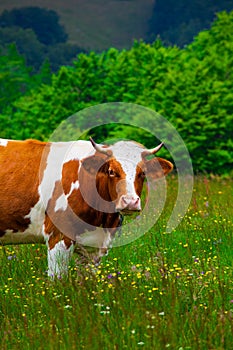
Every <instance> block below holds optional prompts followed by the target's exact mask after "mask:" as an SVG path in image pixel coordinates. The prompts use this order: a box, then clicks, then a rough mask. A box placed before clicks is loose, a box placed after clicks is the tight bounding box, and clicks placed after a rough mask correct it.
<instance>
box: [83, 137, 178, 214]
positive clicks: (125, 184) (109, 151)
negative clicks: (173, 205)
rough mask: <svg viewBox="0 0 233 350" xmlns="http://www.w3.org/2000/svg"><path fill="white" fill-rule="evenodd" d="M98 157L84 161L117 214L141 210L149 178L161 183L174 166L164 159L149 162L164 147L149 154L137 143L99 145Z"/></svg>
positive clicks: (84, 166) (96, 154)
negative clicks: (146, 179)
mask: <svg viewBox="0 0 233 350" xmlns="http://www.w3.org/2000/svg"><path fill="white" fill-rule="evenodd" d="M91 142H92V145H93V147H94V148H95V150H96V153H95V155H94V156H91V157H88V158H86V159H84V160H83V161H82V166H83V168H84V169H85V170H86V171H87V172H88V174H89V175H92V176H93V175H94V176H95V177H96V188H97V191H98V192H99V194H100V196H101V197H102V198H103V199H104V200H105V201H108V202H111V203H113V204H114V210H115V211H124V210H125V211H137V210H141V199H140V196H141V192H142V187H143V182H144V179H145V178H146V177H148V178H150V179H158V178H161V177H163V176H165V175H167V174H168V173H169V172H170V171H171V170H172V169H173V165H172V164H171V163H170V162H169V161H167V160H165V159H163V158H158V157H156V158H152V159H149V160H148V159H147V156H149V155H153V154H155V153H156V152H158V150H159V149H160V148H161V147H162V145H163V144H160V145H159V146H157V147H155V148H154V149H151V150H147V149H146V148H144V147H143V146H142V145H141V144H139V143H137V142H134V141H119V142H117V143H115V144H114V145H111V146H106V145H98V144H96V143H95V142H94V141H93V140H92V139H91Z"/></svg>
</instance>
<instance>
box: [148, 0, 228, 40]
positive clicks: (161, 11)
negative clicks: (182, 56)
mask: <svg viewBox="0 0 233 350" xmlns="http://www.w3.org/2000/svg"><path fill="white" fill-rule="evenodd" d="M232 9H233V3H232V0H215V1H212V0H192V1H190V2H187V1H186V0H166V1H164V0H156V1H155V5H154V9H153V13H152V17H151V20H150V28H149V31H148V38H149V40H150V41H153V40H154V39H155V38H156V37H158V36H159V37H161V39H162V40H163V42H164V43H165V44H167V45H170V44H176V45H178V46H184V45H186V44H188V43H190V42H191V41H192V40H193V38H194V36H195V35H197V34H198V33H199V32H200V31H201V30H204V29H209V27H210V25H211V22H212V21H213V20H214V18H215V15H216V13H217V12H219V11H223V10H227V11H231V10H232Z"/></svg>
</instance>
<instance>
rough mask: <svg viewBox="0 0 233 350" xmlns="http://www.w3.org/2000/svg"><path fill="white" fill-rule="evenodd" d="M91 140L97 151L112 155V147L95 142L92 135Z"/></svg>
mask: <svg viewBox="0 0 233 350" xmlns="http://www.w3.org/2000/svg"><path fill="white" fill-rule="evenodd" d="M90 141H91V143H92V146H93V147H94V148H95V149H96V151H98V152H100V153H103V154H106V155H107V156H111V155H112V151H111V150H110V149H108V148H103V147H101V146H100V145H98V144H97V143H95V141H94V140H93V138H92V137H90Z"/></svg>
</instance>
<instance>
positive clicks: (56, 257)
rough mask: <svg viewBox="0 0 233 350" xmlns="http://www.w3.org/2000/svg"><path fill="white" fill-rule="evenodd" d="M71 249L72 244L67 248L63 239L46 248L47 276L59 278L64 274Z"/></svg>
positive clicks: (72, 249)
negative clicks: (52, 246)
mask: <svg viewBox="0 0 233 350" xmlns="http://www.w3.org/2000/svg"><path fill="white" fill-rule="evenodd" d="M73 251H74V246H73V244H72V245H71V246H70V247H69V248H67V246H66V245H65V243H64V241H59V242H58V243H57V244H56V245H55V246H54V248H52V249H48V276H50V277H52V278H54V277H58V278H59V277H62V276H64V275H66V274H67V272H68V268H69V262H70V257H71V255H72V253H73Z"/></svg>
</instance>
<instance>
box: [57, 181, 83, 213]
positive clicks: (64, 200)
mask: <svg viewBox="0 0 233 350" xmlns="http://www.w3.org/2000/svg"><path fill="white" fill-rule="evenodd" d="M78 188H79V182H78V181H76V182H72V184H71V188H70V192H69V193H68V194H66V195H65V194H64V193H63V194H62V195H61V196H60V197H59V198H58V199H57V201H56V205H55V209H54V211H55V212H57V211H58V210H63V211H65V210H66V209H67V207H68V198H69V196H70V195H71V193H72V192H73V190H75V189H78Z"/></svg>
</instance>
